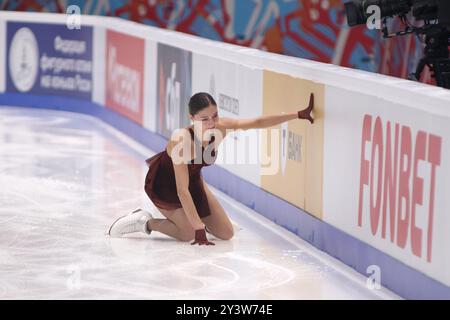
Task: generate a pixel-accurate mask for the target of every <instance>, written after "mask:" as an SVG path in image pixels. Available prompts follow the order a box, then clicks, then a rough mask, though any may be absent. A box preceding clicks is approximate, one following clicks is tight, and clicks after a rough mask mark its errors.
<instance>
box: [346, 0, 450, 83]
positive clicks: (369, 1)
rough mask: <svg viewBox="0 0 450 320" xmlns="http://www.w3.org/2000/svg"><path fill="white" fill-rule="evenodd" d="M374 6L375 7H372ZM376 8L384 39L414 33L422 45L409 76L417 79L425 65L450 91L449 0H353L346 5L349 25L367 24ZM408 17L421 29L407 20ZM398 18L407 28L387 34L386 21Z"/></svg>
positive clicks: (437, 80) (438, 81)
mask: <svg viewBox="0 0 450 320" xmlns="http://www.w3.org/2000/svg"><path fill="white" fill-rule="evenodd" d="M374 6H375V7H374ZM373 8H377V9H378V12H379V15H380V19H382V21H381V22H382V26H383V27H382V31H383V37H385V38H392V37H395V36H401V35H405V34H409V33H415V34H416V35H417V36H419V37H422V38H423V40H424V42H425V50H424V57H423V58H422V59H421V60H420V61H419V64H418V66H417V69H416V72H415V73H413V74H411V75H410V76H409V79H411V80H416V81H417V80H419V79H420V75H421V73H422V71H423V69H424V67H425V66H428V67H429V68H430V70H431V72H432V76H433V77H434V78H435V79H436V83H437V85H438V86H440V87H443V88H447V89H450V50H449V45H450V0H353V1H351V2H347V3H345V12H346V16H347V21H348V25H349V26H351V27H353V26H357V25H361V24H366V23H367V21H368V19H369V18H370V17H371V16H372V15H373V13H374V11H373ZM408 14H411V15H412V16H413V17H414V18H415V20H416V21H423V24H422V25H421V26H414V25H412V24H411V23H410V22H409V21H408V17H407V15H408ZM395 16H398V17H399V18H400V19H401V20H402V22H403V24H404V25H405V26H406V28H405V30H403V31H399V32H396V33H389V31H388V28H387V18H393V17H395Z"/></svg>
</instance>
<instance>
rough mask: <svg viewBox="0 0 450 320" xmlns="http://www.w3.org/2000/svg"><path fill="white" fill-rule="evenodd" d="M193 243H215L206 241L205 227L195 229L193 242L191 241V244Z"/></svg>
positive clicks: (208, 244)
mask: <svg viewBox="0 0 450 320" xmlns="http://www.w3.org/2000/svg"><path fill="white" fill-rule="evenodd" d="M193 244H199V245H206V246H210V245H213V246H215V245H216V244H215V243H214V242H211V241H208V239H207V238H206V231H205V229H200V230H195V239H194V242H192V243H191V245H193Z"/></svg>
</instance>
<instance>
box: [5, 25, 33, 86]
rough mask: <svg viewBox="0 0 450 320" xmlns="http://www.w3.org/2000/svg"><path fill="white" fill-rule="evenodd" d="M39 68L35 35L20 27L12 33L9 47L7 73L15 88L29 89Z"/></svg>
mask: <svg viewBox="0 0 450 320" xmlns="http://www.w3.org/2000/svg"><path fill="white" fill-rule="evenodd" d="M38 68H39V49H38V45H37V41H36V37H35V36H34V34H33V32H32V31H31V30H30V29H29V28H20V29H19V30H17V32H16V33H15V34H14V37H13V39H12V41H11V46H10V49H9V73H10V75H11V79H12V82H13V83H14V86H15V87H16V89H17V90H19V91H21V92H27V91H29V90H30V89H31V88H32V87H33V85H34V83H35V81H36V77H37V74H38Z"/></svg>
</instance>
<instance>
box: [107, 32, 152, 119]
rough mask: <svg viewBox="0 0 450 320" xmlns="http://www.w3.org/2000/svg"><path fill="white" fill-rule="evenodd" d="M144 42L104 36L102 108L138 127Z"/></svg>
mask: <svg viewBox="0 0 450 320" xmlns="http://www.w3.org/2000/svg"><path fill="white" fill-rule="evenodd" d="M144 48H145V41H144V40H143V39H140V38H136V37H133V36H129V35H126V34H123V33H119V32H115V31H111V30H108V31H107V32H106V60H105V64H106V65H105V69H106V70H105V71H106V79H105V81H106V83H105V89H106V99H105V102H106V106H107V107H108V108H111V109H113V110H114V111H117V112H119V113H121V114H122V115H124V116H126V117H128V118H129V119H131V120H133V121H135V122H137V123H138V124H140V125H142V123H143V96H144V94H143V91H144V88H143V85H144V52H145V50H144Z"/></svg>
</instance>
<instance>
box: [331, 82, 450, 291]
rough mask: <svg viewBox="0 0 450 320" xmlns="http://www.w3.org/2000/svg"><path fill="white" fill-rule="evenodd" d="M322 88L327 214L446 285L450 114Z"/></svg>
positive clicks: (449, 279)
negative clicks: (324, 108) (444, 115)
mask: <svg viewBox="0 0 450 320" xmlns="http://www.w3.org/2000/svg"><path fill="white" fill-rule="evenodd" d="M326 92H327V96H326V99H327V109H326V117H325V146H324V172H325V175H324V182H323V186H324V216H323V218H324V220H325V221H326V222H328V223H330V224H332V225H334V226H336V227H338V228H340V229H341V230H343V231H345V232H347V233H349V234H351V235H353V236H355V237H357V238H358V239H361V240H363V241H364V242H366V243H369V244H371V245H373V246H374V247H376V248H378V249H380V250H381V251H383V252H386V253H388V254H389V255H391V256H393V257H395V258H397V259H398V260H400V261H402V262H404V263H405V264H407V265H410V266H414V267H415V268H417V269H418V270H420V271H422V272H424V273H425V274H427V275H429V276H431V277H433V278H435V279H438V280H440V281H442V282H444V283H446V284H447V285H450V272H449V271H450V268H449V267H450V264H449V262H450V260H449V259H450V251H449V250H448V246H447V245H448V243H450V232H449V228H448V226H449V225H450V221H449V214H448V208H449V207H450V206H449V197H448V194H447V192H448V190H449V187H450V186H449V181H450V166H449V165H450V163H449V161H448V159H449V156H450V154H449V148H448V145H447V144H448V141H450V126H449V125H448V119H447V118H445V117H442V116H436V115H433V114H430V113H428V112H425V111H423V110H416V109H412V108H409V107H407V106H405V105H399V104H397V103H392V102H390V101H386V100H384V99H383V98H382V97H371V98H370V99H368V97H367V96H366V95H364V94H360V93H357V92H353V91H344V90H342V89H338V88H335V87H332V86H328V87H327V91H326ZM409 98H410V99H414V96H411V97H409Z"/></svg>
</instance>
